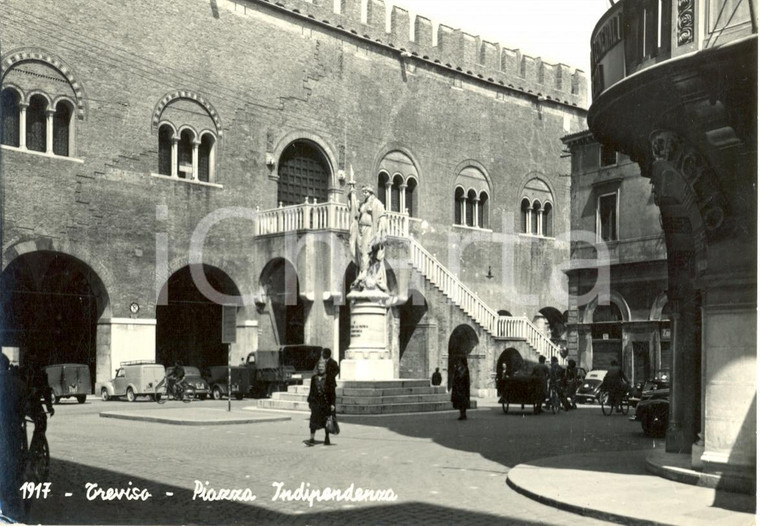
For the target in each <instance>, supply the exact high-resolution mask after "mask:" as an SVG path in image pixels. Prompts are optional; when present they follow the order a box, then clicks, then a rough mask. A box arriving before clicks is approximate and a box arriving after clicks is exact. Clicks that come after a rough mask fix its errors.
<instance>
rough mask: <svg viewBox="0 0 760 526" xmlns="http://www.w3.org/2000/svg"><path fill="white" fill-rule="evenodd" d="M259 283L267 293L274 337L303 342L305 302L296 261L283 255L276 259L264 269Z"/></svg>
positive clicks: (282, 341)
mask: <svg viewBox="0 0 760 526" xmlns="http://www.w3.org/2000/svg"><path fill="white" fill-rule="evenodd" d="M259 286H260V288H261V289H262V290H263V291H264V293H265V296H266V303H267V304H266V307H265V308H266V309H267V310H268V314H269V316H270V317H271V326H272V330H273V331H274V333H275V334H274V335H273V336H274V340H275V341H276V342H277V343H279V345H295V344H302V343H304V325H305V320H306V306H305V304H304V301H303V300H302V299H301V294H300V284H299V282H298V273H297V272H296V269H295V267H294V266H293V264H292V263H291V262H290V261H288V260H286V259H284V258H276V259H273V260H272V261H270V262H269V263H267V264H266V266H265V267H264V270H262V271H261V278H260V279H259Z"/></svg>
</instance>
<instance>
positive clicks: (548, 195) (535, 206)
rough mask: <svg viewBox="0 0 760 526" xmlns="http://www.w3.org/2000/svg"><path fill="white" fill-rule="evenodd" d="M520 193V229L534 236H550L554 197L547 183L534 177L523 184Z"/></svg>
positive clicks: (551, 233) (552, 228) (552, 226)
mask: <svg viewBox="0 0 760 526" xmlns="http://www.w3.org/2000/svg"><path fill="white" fill-rule="evenodd" d="M521 195H522V200H521V201H520V211H521V212H522V213H521V218H520V223H521V224H520V229H521V231H522V232H524V233H525V234H532V235H534V236H544V237H552V236H553V235H554V225H553V224H552V222H553V212H554V199H553V197H552V191H551V189H550V188H549V185H547V184H546V183H545V182H544V181H542V180H541V179H539V178H538V177H534V178H533V179H531V180H529V181H528V182H527V183H526V184H525V187H524V188H523V190H522V194H521Z"/></svg>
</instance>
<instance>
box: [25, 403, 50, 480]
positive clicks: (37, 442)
mask: <svg viewBox="0 0 760 526" xmlns="http://www.w3.org/2000/svg"><path fill="white" fill-rule="evenodd" d="M28 423H32V424H34V432H32V440H31V441H30V442H29V445H28V446H27V445H26V441H25V442H24V446H25V449H24V480H25V481H26V482H36V483H39V482H45V481H47V478H48V475H49V474H50V446H49V445H48V441H47V437H45V430H46V429H47V417H46V416H45V414H44V413H43V414H41V415H39V416H37V417H36V418H30V417H28V416H27V417H26V418H25V419H24V432H26V426H27V424H28Z"/></svg>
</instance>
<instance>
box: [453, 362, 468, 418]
mask: <svg viewBox="0 0 760 526" xmlns="http://www.w3.org/2000/svg"><path fill="white" fill-rule="evenodd" d="M451 402H452V403H453V404H454V409H459V420H467V408H468V407H470V370H469V369H468V368H467V360H465V359H464V358H463V359H462V360H460V361H459V362H458V363H457V364H456V366H455V367H454V374H453V376H452V379H451Z"/></svg>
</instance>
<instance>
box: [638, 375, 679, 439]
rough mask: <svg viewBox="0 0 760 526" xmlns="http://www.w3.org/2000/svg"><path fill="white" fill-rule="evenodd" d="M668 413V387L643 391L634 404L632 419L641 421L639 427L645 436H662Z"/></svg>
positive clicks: (666, 426)
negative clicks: (634, 409) (636, 403)
mask: <svg viewBox="0 0 760 526" xmlns="http://www.w3.org/2000/svg"><path fill="white" fill-rule="evenodd" d="M669 414H670V387H666V388H664V389H651V390H649V391H644V392H643V394H642V395H641V400H640V401H639V403H638V405H636V415H635V416H633V417H632V418H631V420H633V421H637V422H641V429H642V430H643V431H644V434H645V435H646V436H650V437H663V436H665V431H666V430H667V429H668V416H669Z"/></svg>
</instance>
